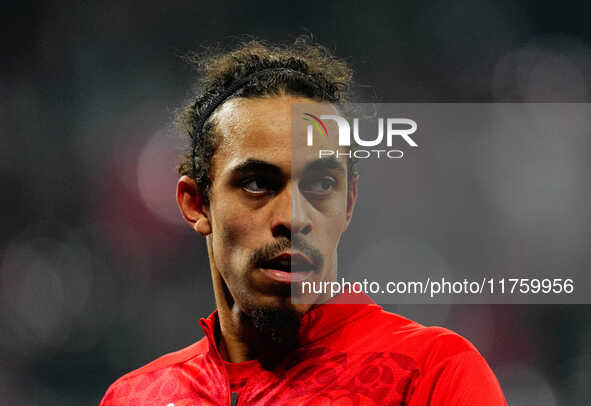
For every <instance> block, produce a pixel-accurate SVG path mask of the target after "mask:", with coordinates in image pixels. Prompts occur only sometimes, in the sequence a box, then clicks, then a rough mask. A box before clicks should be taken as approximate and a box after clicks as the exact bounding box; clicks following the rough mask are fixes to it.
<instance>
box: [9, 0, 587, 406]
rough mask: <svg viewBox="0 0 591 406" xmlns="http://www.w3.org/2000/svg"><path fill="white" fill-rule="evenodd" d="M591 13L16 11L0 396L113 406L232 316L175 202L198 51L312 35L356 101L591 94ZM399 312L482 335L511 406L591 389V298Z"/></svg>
mask: <svg viewBox="0 0 591 406" xmlns="http://www.w3.org/2000/svg"><path fill="white" fill-rule="evenodd" d="M589 11H591V10H589V8H588V7H586V2H583V1H580V2H574V1H561V2H554V1H553V2H547V1H520V2H514V1H492V0H490V1H478V2H468V1H453V2H452V1H429V2H424V1H415V2H387V1H384V2H370V3H366V2H363V3H362V2H361V1H349V2H343V1H341V2H331V3H329V2H315V3H311V4H307V3H300V2H298V3H293V2H292V3H280V2H261V3H257V4H253V3H245V2H238V1H234V2H225V1H218V2H207V3H206V2H195V1H180V2H141V3H138V2H131V1H118V2H111V3H108V4H103V3H99V2H60V3H57V2H56V3H54V4H51V3H49V2H39V3H38V4H35V3H25V2H4V3H3V6H2V13H1V16H0V19H1V25H0V26H1V27H2V29H3V35H2V36H1V38H0V43H1V47H2V48H1V54H0V55H1V58H2V63H1V64H0V72H1V73H0V94H1V96H2V97H1V98H0V133H1V144H0V145H1V148H0V187H1V189H0V190H2V198H1V200H0V201H1V208H2V232H1V233H0V316H1V319H0V320H1V321H0V360H1V362H0V403H1V404H6V405H8V404H15V405H59V406H66V405H92V404H97V403H98V401H99V400H100V398H101V396H102V394H103V393H104V391H105V390H106V388H107V386H108V385H109V384H110V383H111V382H112V381H113V380H115V379H116V378H117V377H119V376H120V375H122V374H123V373H125V372H128V371H129V370H131V369H134V368H136V367H139V366H141V365H143V364H144V363H146V362H148V361H150V360H152V359H154V358H155V357H157V356H159V355H161V354H163V353H165V352H169V351H173V350H176V349H179V348H181V347H184V346H186V345H189V344H191V343H192V342H194V341H196V340H197V339H199V338H200V337H201V336H202V332H201V330H200V328H199V324H198V321H199V318H200V317H202V316H205V315H208V314H209V313H210V312H211V311H212V310H213V309H214V302H213V295H212V293H211V289H210V280H209V279H210V276H209V266H208V263H207V260H206V252H205V249H204V242H203V241H202V240H201V239H200V238H199V237H198V236H197V235H196V233H194V232H193V231H192V230H190V229H189V228H188V227H186V226H184V225H183V224H182V222H181V219H180V216H179V215H178V213H177V209H176V206H175V203H174V188H175V181H176V173H175V163H176V158H177V157H178V156H179V154H180V146H181V143H180V138H179V137H178V136H177V135H175V134H174V133H173V132H172V131H171V129H170V122H171V119H172V116H173V113H174V111H175V109H177V108H179V107H180V106H181V105H182V104H183V102H184V101H185V100H187V99H188V98H190V96H191V95H192V86H193V83H194V80H195V72H193V71H192V70H191V69H190V68H189V67H188V66H187V65H186V64H185V63H184V62H183V61H182V60H181V58H179V56H180V55H183V54H185V53H186V52H188V51H192V50H196V51H201V50H204V49H205V48H204V47H211V46H220V47H228V46H231V45H232V44H235V43H236V42H237V41H238V40H239V39H241V38H242V36H243V35H244V34H249V35H253V36H256V37H259V38H263V39H266V40H270V41H284V42H291V41H292V40H293V38H294V37H295V35H296V34H298V33H307V32H309V33H312V34H313V35H314V37H315V39H316V40H317V41H319V42H321V43H323V44H324V45H326V46H328V47H329V48H331V49H333V50H334V52H335V53H336V54H337V55H339V56H341V57H343V58H345V59H346V60H347V61H349V62H350V63H351V65H352V66H353V68H354V69H355V78H356V88H355V90H356V93H357V95H358V97H357V99H356V101H382V102H506V101H512V102H524V101H542V102H546V101H554V102H588V101H591V100H590V91H591V81H590V77H591V76H590V73H591V24H590V23H589V22H590V20H589V15H590V14H589ZM587 220H588V219H587ZM587 220H585V221H587ZM588 225H589V224H588V222H584V223H582V227H583V230H582V231H581V230H579V235H580V234H581V232H582V233H583V235H584V236H585V239H583V241H587V242H588V241H589V228H588V227H587V226H588ZM532 255H533V256H535V253H532ZM386 307H387V308H389V309H390V310H394V311H399V312H400V313H402V314H404V315H406V316H408V317H411V318H414V319H416V320H417V321H419V322H423V323H425V324H439V325H444V326H446V327H449V328H452V329H454V330H456V331H458V332H459V333H461V334H463V335H465V336H466V337H468V338H469V339H471V340H472V341H473V342H474V343H475V345H476V346H477V347H478V348H479V349H480V350H481V352H482V353H483V355H484V356H485V358H486V359H487V360H488V361H489V362H490V364H491V366H492V367H493V369H494V370H495V372H496V373H497V375H498V377H499V380H500V381H501V385H502V386H503V388H504V390H505V392H506V394H507V397H508V401H509V404H510V405H538V406H553V405H585V404H588V402H589V399H590V398H591V389H590V386H589V382H591V367H590V365H591V349H590V348H591V347H590V346H589V344H591V330H590V316H589V306H586V305H577V306H565V305H544V306H542V305H536V306H509V305H474V306H429V305H420V306H404V307H401V306H399V307H395V306H390V307H388V306H386Z"/></svg>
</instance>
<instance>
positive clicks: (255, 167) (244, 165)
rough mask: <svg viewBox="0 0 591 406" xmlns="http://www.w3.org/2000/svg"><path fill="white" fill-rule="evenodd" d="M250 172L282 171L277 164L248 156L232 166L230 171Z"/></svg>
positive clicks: (278, 172) (237, 172)
mask: <svg viewBox="0 0 591 406" xmlns="http://www.w3.org/2000/svg"><path fill="white" fill-rule="evenodd" d="M251 172H271V173H273V174H277V175H280V174H281V172H282V171H281V168H279V167H278V166H277V165H273V164H270V163H269V162H266V161H261V160H260V159H253V158H248V159H246V160H245V161H243V162H241V163H239V164H238V165H236V166H235V167H234V168H232V173H235V174H240V173H251Z"/></svg>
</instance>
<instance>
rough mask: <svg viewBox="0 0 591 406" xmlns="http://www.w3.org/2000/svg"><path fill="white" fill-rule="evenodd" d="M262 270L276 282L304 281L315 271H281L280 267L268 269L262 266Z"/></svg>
mask: <svg viewBox="0 0 591 406" xmlns="http://www.w3.org/2000/svg"><path fill="white" fill-rule="evenodd" d="M261 272H262V273H263V274H264V275H265V276H266V277H268V278H269V279H272V280H274V281H275V282H279V283H293V282H302V281H304V280H306V279H308V277H309V276H310V275H312V273H313V272H314V271H306V272H285V271H280V270H278V269H268V268H261Z"/></svg>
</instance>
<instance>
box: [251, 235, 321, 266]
mask: <svg viewBox="0 0 591 406" xmlns="http://www.w3.org/2000/svg"><path fill="white" fill-rule="evenodd" d="M288 249H294V250H295V251H299V252H300V253H302V254H303V255H305V256H306V257H308V258H309V259H310V261H312V264H313V265H314V268H315V269H320V268H321V267H322V264H323V263H324V256H323V255H322V254H321V253H320V251H318V250H317V249H316V248H314V247H313V246H311V245H310V244H308V243H307V242H306V241H305V240H304V239H303V238H302V237H300V236H293V237H292V238H291V239H290V238H287V237H280V238H277V239H276V240H275V241H273V242H271V243H269V244H267V245H265V246H264V247H263V248H259V249H256V250H255V251H254V252H253V253H252V255H251V257H250V265H251V266H252V267H254V268H261V267H262V266H263V264H264V263H266V262H268V261H270V260H271V259H273V257H276V256H277V255H279V254H281V253H282V252H283V251H285V250H288Z"/></svg>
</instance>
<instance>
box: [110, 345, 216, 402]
mask: <svg viewBox="0 0 591 406" xmlns="http://www.w3.org/2000/svg"><path fill="white" fill-rule="evenodd" d="M207 348H208V342H207V339H206V338H202V339H201V340H199V341H197V342H196V343H194V344H192V345H190V346H188V347H185V348H183V349H181V350H179V351H175V352H171V353H169V354H165V355H163V356H161V357H159V358H157V359H156V360H154V361H152V362H150V363H148V364H146V365H144V366H142V367H140V368H138V369H135V370H133V371H131V372H129V373H127V374H125V375H123V376H122V377H120V378H119V379H117V380H116V381H115V382H114V383H113V384H112V385H111V386H110V387H109V388H108V389H107V391H106V393H105V396H104V397H103V400H102V401H101V403H100V406H111V405H115V404H128V403H129V401H130V399H132V398H137V397H139V398H142V397H144V396H143V393H144V392H146V393H147V392H153V391H154V390H155V389H156V388H157V389H158V391H160V390H161V389H162V386H163V384H164V385H165V384H167V383H168V384H171V383H172V385H174V386H176V385H177V384H178V382H177V381H178V380H180V379H182V375H183V374H182V372H181V370H182V368H179V367H181V366H182V365H183V364H184V363H186V362H188V361H190V360H193V359H195V358H198V357H199V356H201V355H204V354H205V353H206V352H207ZM158 382H159V383H160V385H157V384H156V383H158ZM152 395H153V394H148V395H147V396H148V398H153V396H152ZM117 402H120V403H117ZM121 402H122V403H121Z"/></svg>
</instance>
